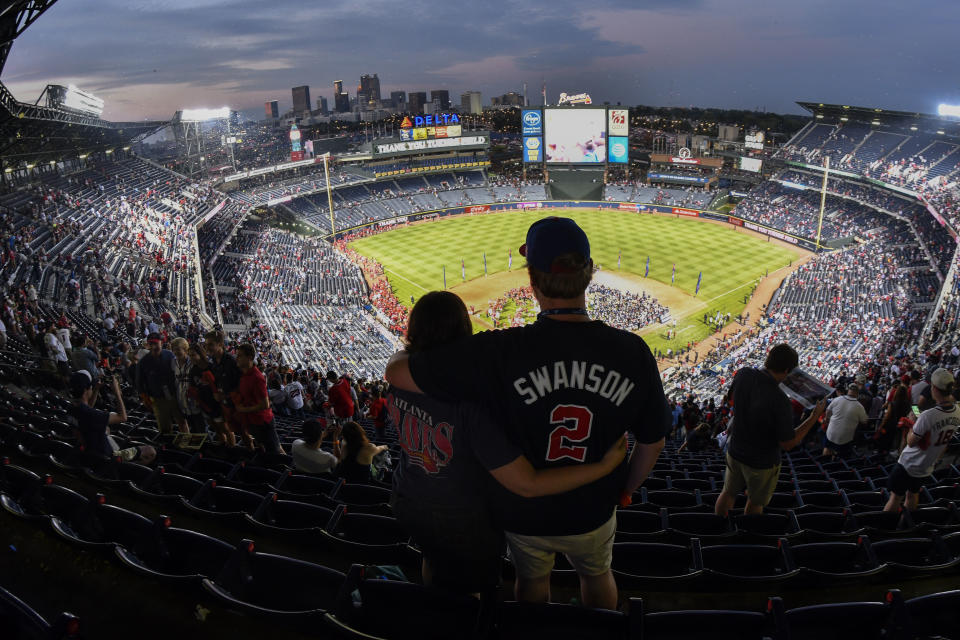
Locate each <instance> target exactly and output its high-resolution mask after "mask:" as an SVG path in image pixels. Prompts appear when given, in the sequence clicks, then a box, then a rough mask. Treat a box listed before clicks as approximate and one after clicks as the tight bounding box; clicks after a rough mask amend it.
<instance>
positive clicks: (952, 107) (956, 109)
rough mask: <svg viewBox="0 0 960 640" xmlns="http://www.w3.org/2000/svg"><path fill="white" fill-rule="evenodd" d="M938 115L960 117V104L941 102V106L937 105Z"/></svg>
mask: <svg viewBox="0 0 960 640" xmlns="http://www.w3.org/2000/svg"><path fill="white" fill-rule="evenodd" d="M937 115H940V116H954V117H955V118H960V105H958V104H942V103H941V104H940V106H939V107H937Z"/></svg>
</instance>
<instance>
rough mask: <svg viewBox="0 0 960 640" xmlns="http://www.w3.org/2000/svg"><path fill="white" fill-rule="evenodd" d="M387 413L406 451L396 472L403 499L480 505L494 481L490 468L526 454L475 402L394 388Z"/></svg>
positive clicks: (454, 505)
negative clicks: (522, 453)
mask: <svg viewBox="0 0 960 640" xmlns="http://www.w3.org/2000/svg"><path fill="white" fill-rule="evenodd" d="M387 415H388V416H389V418H390V420H391V421H392V422H393V424H394V426H395V427H396V429H397V435H398V440H399V441H400V447H401V452H400V464H399V465H397V468H396V469H395V470H394V472H393V489H394V491H395V492H396V493H397V494H398V495H403V496H407V497H411V498H416V499H418V500H423V501H425V502H429V503H432V504H436V505H447V506H451V507H465V506H467V505H468V504H470V503H473V504H479V503H482V502H485V501H486V492H487V487H488V485H489V484H491V483H492V482H495V481H493V478H492V477H491V476H489V474H488V473H487V469H496V468H498V467H502V466H503V465H505V464H508V463H510V462H513V461H514V460H516V459H517V458H518V457H520V455H521V451H520V449H519V448H518V447H517V446H516V445H514V444H512V443H511V442H510V441H509V440H507V439H506V437H505V436H504V434H503V430H502V429H501V428H500V426H498V425H497V424H495V423H494V422H493V421H492V420H491V419H490V416H489V414H488V413H487V412H486V410H484V409H483V407H480V406H476V405H474V404H472V403H452V402H444V401H442V400H437V399H435V398H431V397H429V396H425V395H422V394H419V393H409V392H406V391H402V390H400V389H391V390H390V393H389V394H388V395H387Z"/></svg>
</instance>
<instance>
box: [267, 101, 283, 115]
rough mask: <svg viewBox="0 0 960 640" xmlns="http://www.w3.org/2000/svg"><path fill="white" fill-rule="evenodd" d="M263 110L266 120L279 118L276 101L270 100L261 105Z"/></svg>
mask: <svg viewBox="0 0 960 640" xmlns="http://www.w3.org/2000/svg"><path fill="white" fill-rule="evenodd" d="M263 109H264V111H265V112H266V116H267V117H268V118H279V117H280V103H279V102H277V101H276V100H270V101H268V102H265V103H264V104H263Z"/></svg>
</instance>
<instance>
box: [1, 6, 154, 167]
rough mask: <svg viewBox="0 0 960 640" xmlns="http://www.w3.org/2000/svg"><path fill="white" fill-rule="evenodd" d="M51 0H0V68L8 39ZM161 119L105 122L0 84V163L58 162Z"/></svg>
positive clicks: (122, 140) (148, 128)
mask: <svg viewBox="0 0 960 640" xmlns="http://www.w3.org/2000/svg"><path fill="white" fill-rule="evenodd" d="M54 2H56V0H12V1H11V0H0V71H2V70H3V65H4V64H5V63H6V60H7V55H8V54H9V53H10V47H11V46H12V45H13V41H14V40H15V39H16V38H17V36H19V35H20V34H21V33H23V31H24V30H25V29H26V28H27V27H29V26H30V25H31V24H33V22H34V21H36V19H37V18H39V17H40V15H41V14H42V13H43V12H44V11H46V10H47V9H48V8H50V6H51V5H53V4H54ZM166 125H167V123H166V122H164V121H145V122H107V121H106V120H101V119H100V118H96V117H91V116H85V115H81V114H78V113H73V112H70V111H66V110H63V109H55V108H51V107H47V106H41V105H33V104H29V103H25V102H19V101H18V100H17V99H16V98H14V96H13V94H12V93H10V91H9V90H8V89H7V88H6V87H5V86H3V84H0V159H2V164H3V166H4V167H18V166H21V165H24V164H27V163H34V162H45V161H49V160H61V159H63V158H69V157H75V156H78V155H83V154H86V153H91V152H96V151H104V150H107V149H111V148H116V147H123V146H126V145H129V144H130V143H131V142H132V141H134V140H136V139H138V138H142V137H145V136H147V135H149V134H150V133H153V132H154V131H157V130H158V129H160V128H162V127H164V126H166Z"/></svg>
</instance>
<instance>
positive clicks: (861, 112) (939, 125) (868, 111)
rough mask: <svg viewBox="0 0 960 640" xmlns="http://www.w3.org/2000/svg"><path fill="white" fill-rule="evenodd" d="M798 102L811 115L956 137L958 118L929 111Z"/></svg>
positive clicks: (833, 120)
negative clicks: (941, 133) (911, 128)
mask: <svg viewBox="0 0 960 640" xmlns="http://www.w3.org/2000/svg"><path fill="white" fill-rule="evenodd" d="M797 104H798V105H800V106H801V107H803V108H804V109H806V110H807V111H809V112H810V113H811V114H813V117H814V118H818V119H821V116H822V119H823V120H829V121H831V122H835V121H837V120H840V121H844V120H843V119H844V118H846V119H848V120H853V121H854V122H866V123H868V124H873V125H879V126H887V127H892V128H904V129H909V128H910V127H917V129H922V130H924V131H931V132H937V133H939V132H941V131H942V132H943V133H944V135H949V136H954V137H960V120H958V119H957V118H949V117H943V116H938V115H933V114H929V113H915V112H912V111H894V110H892V109H879V108H874V107H854V106H850V105H843V104H824V103H822V102H797Z"/></svg>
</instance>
